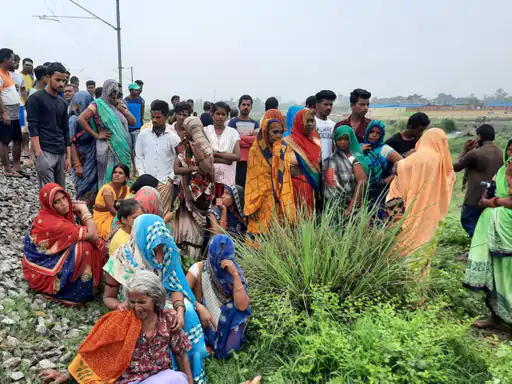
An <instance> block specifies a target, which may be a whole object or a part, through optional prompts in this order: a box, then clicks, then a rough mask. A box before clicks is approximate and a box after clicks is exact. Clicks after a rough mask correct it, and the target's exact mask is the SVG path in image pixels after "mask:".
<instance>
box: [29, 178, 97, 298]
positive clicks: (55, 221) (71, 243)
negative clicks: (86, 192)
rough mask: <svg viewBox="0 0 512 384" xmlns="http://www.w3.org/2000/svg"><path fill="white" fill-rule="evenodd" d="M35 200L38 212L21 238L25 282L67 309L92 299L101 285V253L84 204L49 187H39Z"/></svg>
mask: <svg viewBox="0 0 512 384" xmlns="http://www.w3.org/2000/svg"><path fill="white" fill-rule="evenodd" d="M39 202H40V204H41V210H40V211H39V213H38V214H37V216H36V218H35V219H34V223H33V224H32V227H31V229H30V232H29V233H28V235H27V236H26V237H25V244H24V249H23V259H22V261H21V265H22V268H23V274H24V276H25V279H26V280H27V282H28V284H29V286H30V288H32V289H33V290H35V291H36V292H39V293H42V294H43V296H44V297H46V298H48V299H50V300H55V301H60V302H62V303H64V304H67V305H75V304H78V303H81V302H84V301H88V300H92V299H93V297H94V295H95V294H96V293H97V291H98V288H99V286H100V284H101V282H102V281H103V271H102V266H103V264H104V262H105V256H106V255H105V254H106V249H105V243H104V241H103V240H102V239H100V238H99V236H98V230H97V228H96V224H94V221H93V220H92V215H91V213H90V212H89V210H88V208H87V205H86V204H85V203H75V204H73V203H72V202H71V198H70V196H69V194H67V193H66V191H65V190H64V189H63V188H62V187H61V186H59V185H58V184H55V183H50V184H46V185H45V186H43V188H41V191H40V192H39ZM75 215H76V217H77V218H78V219H79V221H80V225H77V224H76V221H75Z"/></svg>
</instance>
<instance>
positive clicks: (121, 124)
mask: <svg viewBox="0 0 512 384" xmlns="http://www.w3.org/2000/svg"><path fill="white" fill-rule="evenodd" d="M113 91H117V92H118V93H119V85H118V83H117V81H115V80H106V81H105V83H104V84H103V92H102V93H101V98H99V99H95V100H94V101H93V103H94V104H96V108H97V113H98V116H99V118H100V120H101V123H102V125H103V127H104V128H106V129H108V130H109V131H110V132H111V133H112V136H111V137H110V139H108V140H107V142H108V143H109V144H110V146H111V148H112V150H113V152H114V155H115V157H116V160H117V162H118V163H122V164H124V165H126V166H127V167H128V168H129V169H130V170H131V164H132V157H131V147H132V139H131V136H130V134H129V133H128V121H127V120H126V117H124V115H123V114H122V113H121V111H119V110H118V109H117V108H116V106H115V105H114V104H113V103H112V101H111V99H110V97H109V96H110V95H111V94H112V92H113ZM113 170H114V164H113V163H111V164H108V167H107V170H106V175H107V176H106V179H107V180H106V181H107V182H108V181H110V180H109V178H111V175H112V171H113Z"/></svg>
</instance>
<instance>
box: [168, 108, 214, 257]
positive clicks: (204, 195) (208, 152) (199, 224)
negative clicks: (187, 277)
mask: <svg viewBox="0 0 512 384" xmlns="http://www.w3.org/2000/svg"><path fill="white" fill-rule="evenodd" d="M183 126H184V128H185V139H184V140H183V141H182V142H181V144H180V145H179V146H178V148H177V156H176V160H175V162H174V173H175V174H176V175H181V176H182V177H181V182H180V186H179V194H178V199H177V204H176V205H177V207H176V208H175V210H176V213H177V215H176V220H175V221H174V222H173V231H172V232H173V233H174V235H175V237H176V243H177V244H178V247H179V248H180V249H181V250H183V253H184V254H185V255H186V256H188V257H189V258H191V259H192V260H197V259H198V258H200V257H201V249H202V246H203V238H204V231H205V228H206V217H207V215H208V210H209V209H210V207H211V204H212V200H213V197H214V194H215V187H214V180H215V178H214V168H213V149H212V146H211V144H210V142H209V141H208V139H207V138H206V136H205V134H204V130H203V124H202V123H201V120H200V119H199V118H197V117H188V118H187V119H186V120H185V122H184V124H183Z"/></svg>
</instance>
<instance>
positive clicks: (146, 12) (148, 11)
mask: <svg viewBox="0 0 512 384" xmlns="http://www.w3.org/2000/svg"><path fill="white" fill-rule="evenodd" d="M4 1H5V0H4ZM77 1H78V2H79V3H80V4H82V5H83V6H85V7H87V8H89V9H90V10H91V11H93V12H95V13H97V14H98V15H99V16H101V17H103V18H104V19H106V20H107V21H109V22H111V23H112V24H115V20H116V18H115V17H116V14H115V1H114V0H77ZM5 11H6V12H7V13H6V14H5V12H4V15H3V16H2V30H3V31H4V33H3V34H2V42H1V43H0V44H1V45H2V46H5V47H9V48H11V49H13V50H14V51H15V52H16V53H18V54H19V55H20V56H21V57H22V58H23V57H31V58H32V59H34V61H35V63H36V65H37V64H42V63H43V62H45V61H61V62H62V63H64V64H65V65H66V66H67V67H68V68H70V71H71V72H72V74H74V75H77V76H78V77H79V78H80V81H81V88H84V87H85V81H86V80H88V79H94V80H96V82H97V83H102V82H103V81H104V80H105V79H107V78H116V79H117V45H116V33H115V31H114V30H112V29H111V28H110V27H108V26H106V25H104V24H103V23H101V22H99V21H96V20H71V19H66V20H61V21H60V22H59V23H58V22H52V21H41V20H39V19H37V18H33V17H32V15H38V14H46V15H51V14H52V13H54V14H55V15H71V16H81V15H83V16H87V14H86V13H84V12H83V11H82V10H80V9H79V8H78V7H76V6H75V5H73V4H72V3H70V2H69V1H68V0H24V1H23V2H19V3H16V2H11V3H10V5H9V6H8V7H7V8H6V9H5ZM511 15H512V1H511V0H486V1H481V0H429V1H412V0H365V1H347V0H317V1H306V0H257V1H237V0H216V1H214V0H192V1H175V0H144V1H139V0H121V28H122V49H123V65H124V66H125V67H130V66H133V67H134V70H135V78H136V79H141V80H143V81H144V83H145V87H144V96H145V98H146V100H152V99H155V98H161V99H165V100H167V101H169V99H170V97H171V96H172V95H173V94H178V95H180V96H181V97H182V99H184V98H185V99H186V98H194V99H198V98H203V99H208V100H212V99H213V98H214V92H216V93H215V94H216V99H217V100H220V99H228V98H229V97H231V96H233V97H235V98H237V97H238V96H240V95H241V94H243V93H249V94H251V95H253V96H254V97H260V98H262V99H265V98H267V97H269V96H280V97H281V98H282V99H283V100H296V101H300V102H302V101H303V100H304V99H305V98H306V97H307V96H309V95H310V94H314V93H316V92H317V91H318V90H320V89H332V90H334V91H335V92H336V93H338V94H340V93H341V94H345V95H347V94H348V93H349V92H350V91H351V90H352V89H353V88H356V87H362V88H366V89H368V90H370V91H371V92H372V93H373V95H374V96H379V97H384V96H394V95H404V96H407V95H408V94H411V93H414V92H416V93H419V94H422V95H425V96H427V97H434V96H436V95H437V94H438V93H439V92H451V93H453V94H454V95H456V96H467V95H469V94H470V93H475V94H477V96H483V95H484V94H489V93H493V92H494V91H495V90H496V89H497V88H499V87H503V88H505V89H506V90H508V91H509V92H510V93H512V76H511V70H512V52H511V43H510V37H511V36H512V23H510V17H511ZM6 31H12V33H11V32H9V33H6ZM129 80H130V71H129V70H126V71H124V72H123V83H124V86H125V88H126V86H127V85H128V82H129ZM125 92H126V91H125Z"/></svg>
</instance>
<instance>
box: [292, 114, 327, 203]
mask: <svg viewBox="0 0 512 384" xmlns="http://www.w3.org/2000/svg"><path fill="white" fill-rule="evenodd" d="M311 116H313V112H311V111H310V110H309V109H303V110H301V111H299V112H298V113H297V114H296V115H295V119H294V122H293V127H292V129H291V132H292V133H291V135H290V136H288V137H287V138H285V139H284V141H285V142H286V144H288V147H289V148H290V149H291V150H292V151H293V152H294V154H295V159H296V163H297V166H298V167H299V168H300V170H301V172H302V175H299V176H294V177H292V182H293V193H294V196H295V206H296V207H303V206H305V207H307V209H308V211H309V212H314V210H315V199H316V196H317V194H318V193H319V192H320V187H321V181H320V179H321V177H320V176H321V173H322V167H321V161H322V147H321V145H320V136H319V135H318V132H317V130H316V122H315V127H314V128H313V131H312V132H311V134H310V135H309V136H308V135H307V133H306V121H307V120H308V119H309V118H310V117H311ZM292 160H293V159H292ZM292 164H293V161H292Z"/></svg>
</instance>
